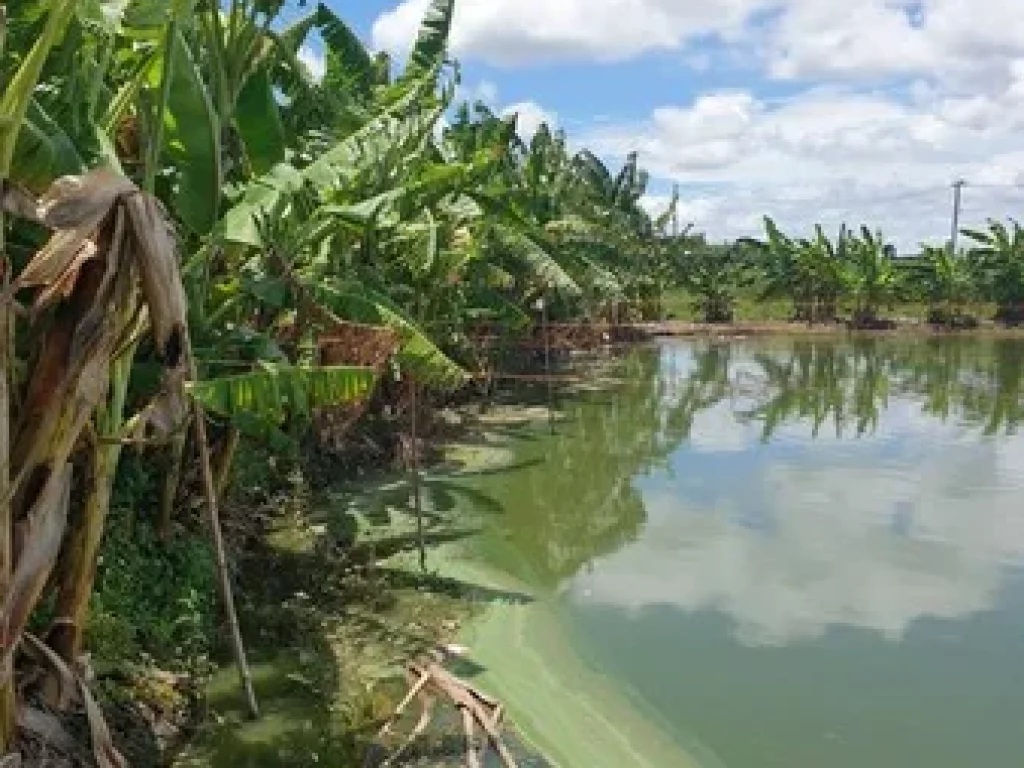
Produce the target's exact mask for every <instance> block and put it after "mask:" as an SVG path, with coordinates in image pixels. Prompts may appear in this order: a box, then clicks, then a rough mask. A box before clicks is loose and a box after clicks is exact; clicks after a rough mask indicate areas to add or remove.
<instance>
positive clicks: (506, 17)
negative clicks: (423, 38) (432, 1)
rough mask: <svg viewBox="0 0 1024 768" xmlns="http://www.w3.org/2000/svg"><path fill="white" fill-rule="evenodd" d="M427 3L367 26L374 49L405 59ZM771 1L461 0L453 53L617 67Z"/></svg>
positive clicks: (402, 7)
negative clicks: (618, 62)
mask: <svg viewBox="0 0 1024 768" xmlns="http://www.w3.org/2000/svg"><path fill="white" fill-rule="evenodd" d="M428 5H429V0H404V2H402V3H400V4H399V5H398V6H397V7H396V8H394V9H393V10H391V11H388V12H386V13H384V14H382V15H381V16H380V17H378V19H377V20H376V22H375V23H374V25H373V41H374V45H375V46H376V47H378V48H381V49H384V50H389V51H392V52H396V53H404V52H405V51H407V50H408V48H409V46H410V45H411V43H412V41H413V40H414V39H415V36H416V31H417V29H418V28H419V24H420V20H421V19H422V18H423V13H424V11H425V10H426V8H427V6H428ZM771 5H774V2H773V0H709V2H703V3H682V2H678V0H558V2H554V3H553V2H550V1H549V0H461V2H459V3H457V4H456V7H455V19H454V24H453V30H452V47H453V50H454V53H455V54H456V55H458V56H465V57H468V58H478V59H482V60H485V61H488V62H491V63H495V64H501V65H512V64H523V63H537V62H543V61H557V60H567V59H577V60H581V59H582V60H599V61H615V60H621V59H627V58H630V57H632V56H636V55H639V54H641V53H644V52H647V51H652V50H673V49H676V48H679V47H680V46H683V45H685V43H686V42H687V41H688V40H690V39H691V38H693V37H694V36H697V35H702V34H710V33H714V32H726V31H728V30H734V29H737V28H739V27H741V26H742V24H743V22H744V20H745V19H746V18H748V16H749V14H750V13H751V12H753V11H755V10H758V9H760V8H766V7H769V6H771Z"/></svg>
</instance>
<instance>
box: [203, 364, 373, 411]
mask: <svg viewBox="0 0 1024 768" xmlns="http://www.w3.org/2000/svg"><path fill="white" fill-rule="evenodd" d="M261 367H262V369H263V370H259V371H254V372H252V373H244V374H240V375H236V376H224V377H222V378H217V379H207V380H204V381H196V382H191V383H190V384H189V385H188V389H189V392H190V393H191V395H192V397H194V398H196V399H197V400H199V402H201V403H202V404H203V405H204V406H205V407H206V408H207V409H209V410H211V411H213V412H214V413H218V414H220V415H222V416H226V417H228V418H237V417H239V416H240V415H242V414H245V415H249V416H253V417H255V418H257V419H259V420H262V421H267V422H271V423H275V424H277V423H280V422H281V421H283V420H284V418H285V416H286V415H287V414H288V413H289V412H290V413H296V414H299V415H307V416H308V415H309V414H310V413H312V411H313V409H314V408H317V407H320V406H325V405H340V404H343V403H348V402H353V401H357V400H361V399H362V398H364V397H366V396H367V395H368V394H369V392H370V389H371V388H372V387H373V383H374V379H375V374H374V372H373V371H372V370H370V369H368V368H353V367H347V366H322V367H317V368H310V367H280V366H277V365H274V364H272V363H263V364H262V366H261Z"/></svg>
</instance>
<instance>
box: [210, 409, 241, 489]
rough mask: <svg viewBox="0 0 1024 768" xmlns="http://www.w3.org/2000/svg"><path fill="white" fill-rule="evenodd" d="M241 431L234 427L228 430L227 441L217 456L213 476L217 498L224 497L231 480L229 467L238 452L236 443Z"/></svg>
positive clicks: (238, 440)
mask: <svg viewBox="0 0 1024 768" xmlns="http://www.w3.org/2000/svg"><path fill="white" fill-rule="evenodd" d="M241 439H242V433H241V432H239V431H238V430H237V429H236V428H235V427H231V428H230V429H229V430H228V437H227V441H226V442H225V443H224V447H223V448H222V449H221V451H220V454H219V455H218V456H217V468H216V473H215V478H214V487H215V488H216V491H217V499H218V500H221V499H223V498H224V493H225V492H226V491H227V489H228V483H229V482H230V480H231V469H232V467H233V466H234V464H235V454H236V453H238V444H239V443H240V442H241Z"/></svg>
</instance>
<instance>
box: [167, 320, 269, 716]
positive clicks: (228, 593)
mask: <svg viewBox="0 0 1024 768" xmlns="http://www.w3.org/2000/svg"><path fill="white" fill-rule="evenodd" d="M185 345H186V349H185V352H186V354H187V355H188V366H189V376H190V377H191V379H192V381H199V376H198V370H197V366H196V359H195V356H194V355H193V353H192V340H191V338H190V336H189V334H188V331H186V332H185ZM192 411H193V419H194V421H195V426H196V443H197V444H198V447H199V469H200V475H201V477H202V481H203V495H204V496H205V498H206V521H207V524H208V526H209V528H210V539H211V542H212V544H213V552H214V556H215V557H216V558H217V585H218V587H219V589H220V598H221V602H222V603H223V605H224V614H225V617H226V618H227V622H228V629H230V631H231V646H232V651H233V652H234V656H235V664H236V665H237V666H238V676H239V677H240V678H241V681H242V689H243V691H244V692H245V701H246V704H248V706H249V715H250V716H251V717H252V718H253V719H254V720H255V719H256V718H258V717H259V716H260V708H259V705H258V704H257V702H256V692H255V690H254V689H253V684H252V673H251V672H250V670H249V662H248V660H247V659H246V656H245V643H244V641H243V640H242V629H241V626H240V625H239V623H238V611H237V610H236V609H235V596H234V592H233V591H232V588H231V575H230V572H229V570H228V558H227V553H226V552H225V549H224V536H223V534H222V533H221V528H220V505H219V502H218V499H217V488H216V481H215V479H214V476H213V466H212V463H211V461H210V443H209V441H208V440H207V437H206V413H205V410H204V408H203V406H202V403H200V402H199V400H197V399H196V398H192Z"/></svg>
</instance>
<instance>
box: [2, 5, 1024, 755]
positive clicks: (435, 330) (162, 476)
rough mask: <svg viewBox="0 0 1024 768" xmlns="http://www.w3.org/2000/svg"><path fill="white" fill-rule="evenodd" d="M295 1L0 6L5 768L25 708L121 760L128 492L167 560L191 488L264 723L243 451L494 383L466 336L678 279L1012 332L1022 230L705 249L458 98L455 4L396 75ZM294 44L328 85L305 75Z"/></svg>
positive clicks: (623, 173)
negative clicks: (256, 682) (245, 633)
mask: <svg viewBox="0 0 1024 768" xmlns="http://www.w3.org/2000/svg"><path fill="white" fill-rule="evenodd" d="M299 6H300V7H299V8H290V7H286V4H285V2H283V0H270V2H267V1H266V0H230V2H213V0H90V1H89V2H76V0H20V1H19V2H16V3H10V4H9V5H8V6H7V7H6V9H4V7H3V6H0V53H2V57H0V77H2V80H3V83H4V87H3V94H2V97H0V179H2V182H3V185H2V213H0V216H2V218H3V220H2V222H0V224H2V225H0V238H2V239H0V253H2V255H3V264H2V266H3V273H2V281H3V285H2V291H0V297H2V301H0V372H2V375H0V583H2V585H3V589H2V592H3V595H4V603H3V609H2V610H3V613H2V619H3V629H4V632H3V635H2V640H3V641H2V647H0V650H2V656H0V755H6V754H8V753H10V752H12V751H14V750H16V749H17V748H18V742H17V733H16V730H17V729H16V724H17V723H18V722H19V712H20V713H24V712H25V711H27V710H26V707H28V706H29V704H30V702H32V706H36V707H45V708H47V709H49V710H54V711H58V712H60V711H66V710H68V709H69V708H71V707H77V706H79V705H81V706H83V707H84V710H85V711H86V713H87V714H88V715H89V720H90V724H91V731H90V733H91V743H92V748H93V751H94V753H95V759H96V761H97V762H98V763H99V764H100V765H102V766H109V765H119V764H120V763H121V758H120V756H119V755H118V754H117V751H116V750H115V749H114V747H113V745H112V742H111V740H110V735H109V733H108V732H107V729H106V727H105V725H104V724H103V721H102V718H101V717H100V716H99V715H100V713H99V708H98V707H97V705H96V703H95V701H94V700H93V699H92V696H91V694H90V691H89V687H88V685H86V682H85V679H86V677H87V675H86V674H85V670H84V667H83V664H82V659H83V657H84V654H85V653H86V650H87V640H88V637H87V632H88V631H89V630H90V626H91V624H90V612H93V613H94V614H95V609H96V606H97V602H96V598H95V595H94V585H95V584H96V582H97V579H98V578H99V579H100V580H101V581H104V580H110V579H109V578H108V577H109V573H107V572H100V571H98V562H99V559H100V552H101V547H102V546H103V542H104V540H105V539H106V540H107V541H108V542H109V541H113V542H116V544H117V546H121V547H126V548H127V547H131V546H132V539H131V537H129V536H127V535H125V530H128V529H129V528H127V527H126V529H125V530H121V529H120V528H119V529H118V530H116V531H114V532H111V531H110V530H109V528H110V523H111V521H112V520H113V522H115V523H116V524H117V525H118V526H120V525H121V524H122V523H124V520H123V518H122V517H121V516H115V517H114V518H112V517H111V509H112V499H115V498H119V494H122V493H123V492H124V488H125V484H128V483H130V482H133V480H131V479H130V477H132V478H134V477H136V476H143V477H145V478H146V480H145V482H144V483H143V482H142V481H140V487H141V486H144V487H146V488H147V489H152V493H151V494H150V495H154V496H158V497H159V499H160V504H159V507H160V511H159V518H158V520H157V521H156V523H155V526H154V530H155V532H156V535H155V536H154V537H153V538H152V539H151V540H150V539H147V547H149V546H152V547H154V548H159V547H160V546H164V547H167V548H168V550H170V549H172V548H173V547H174V546H175V545H174V539H175V536H176V532H177V531H178V530H179V528H180V526H181V524H182V522H183V518H186V517H188V514H189V507H188V505H182V504H181V503H180V501H181V498H182V495H183V488H184V487H185V486H187V485H188V484H189V483H192V487H193V490H194V492H195V494H196V495H197V496H198V498H200V499H201V501H202V504H201V506H202V508H203V510H204V511H205V520H206V524H207V529H208V532H209V535H210V540H211V545H210V550H211V552H212V553H213V558H212V559H213V562H214V565H215V573H216V579H215V583H216V585H217V588H218V593H219V597H220V602H221V605H222V607H223V611H224V616H225V619H226V624H227V626H228V628H229V630H230V640H231V645H232V648H233V651H234V655H235V659H236V662H237V663H238V667H239V671H240V674H241V680H242V683H243V687H244V688H245V689H246V692H247V695H248V698H249V702H250V709H251V710H252V712H253V713H254V714H255V713H256V711H257V703H256V701H255V697H254V696H253V692H252V686H251V679H250V675H249V672H248V666H247V660H246V656H245V648H244V643H243V639H242V635H241V631H240V628H239V622H238V620H237V616H236V612H235V605H234V597H233V592H232V578H231V568H230V562H229V554H228V551H227V548H226V546H225V543H224V541H223V536H222V534H221V524H220V519H219V505H220V502H221V500H222V499H223V497H224V494H225V489H226V487H227V486H228V484H229V481H230V477H231V474H232V469H233V467H234V464H235V457H236V455H237V453H238V451H239V446H240V445H243V444H245V443H246V442H249V443H253V444H259V445H261V446H264V447H268V446H269V447H270V448H272V449H273V450H279V451H289V450H291V448H292V447H293V446H294V443H295V437H296V435H298V434H300V433H301V432H302V430H303V429H304V428H305V427H306V426H308V425H309V423H310V421H311V420H313V419H316V418H319V417H320V416H321V415H322V414H323V413H325V412H327V411H329V410H330V409H335V411H334V412H335V413H336V412H337V409H341V412H342V413H344V414H346V415H345V418H344V419H343V420H342V421H343V422H344V426H349V425H350V424H351V422H352V420H353V419H354V418H357V417H358V415H359V413H360V409H361V408H364V407H365V406H366V404H367V402H368V401H369V400H370V398H371V397H372V396H380V393H381V391H382V390H385V389H387V390H388V393H389V396H392V397H393V398H394V399H398V400H402V401H403V402H408V401H411V402H412V404H413V405H412V411H413V412H414V413H415V410H416V406H415V403H416V402H417V401H416V398H417V392H418V391H422V390H432V391H451V390H455V389H457V388H459V387H462V386H463V385H464V384H465V383H466V382H468V381H471V380H473V379H475V378H477V377H478V375H479V374H480V372H481V371H483V370H486V369H487V367H488V361H487V360H486V359H481V354H480V346H479V345H478V344H476V343H475V340H476V339H477V338H478V337H479V334H480V331H481V329H486V328H495V327H497V328H499V329H501V332H502V333H504V334H511V333H515V332H518V331H523V332H524V333H529V332H530V330H531V329H532V327H533V326H534V325H535V324H536V322H537V321H538V320H539V319H541V318H540V317H538V314H539V313H542V314H541V317H542V318H543V319H544V320H545V321H547V320H549V319H550V320H553V321H556V322H557V321H561V320H573V321H581V322H591V323H595V324H596V323H601V322H606V321H617V322H626V321H632V320H645V319H660V318H661V316H662V314H663V310H662V298H663V296H664V294H665V292H666V290H668V289H669V288H670V287H673V286H680V285H681V286H685V287H686V288H687V290H689V291H690V292H691V293H692V294H693V295H695V296H697V297H698V304H699V308H700V311H701V313H702V314H703V315H704V316H705V318H706V319H707V320H708V321H712V322H724V321H728V320H730V319H731V318H732V316H733V307H734V304H735V302H736V299H737V296H738V295H739V294H740V293H741V292H743V291H749V290H756V291H757V292H758V295H759V296H763V297H764V298H766V299H767V298H775V299H785V300H787V301H789V302H791V304H792V309H793V317H794V318H795V319H797V320H800V321H804V322H819V321H825V320H834V319H836V318H837V317H838V316H839V314H840V310H841V307H842V306H843V305H844V303H848V304H849V305H850V306H852V315H853V320H854V322H855V323H856V324H858V325H874V324H878V323H879V322H880V321H881V318H882V313H883V311H884V310H885V309H886V307H888V306H891V305H892V304H893V302H895V301H898V300H900V299H901V298H902V297H903V296H904V294H905V293H906V291H908V290H909V288H908V285H909V284H910V283H912V282H913V283H914V285H913V286H911V287H913V288H914V290H918V289H919V287H921V286H923V288H922V290H924V291H925V293H924V294H922V299H923V300H926V301H928V302H929V303H931V304H932V305H933V306H934V307H935V309H936V312H937V313H939V314H941V316H942V317H945V318H950V317H955V316H958V315H959V314H960V313H962V311H963V307H964V305H965V303H966V302H968V301H970V300H972V299H973V298H975V297H982V296H983V297H987V298H990V299H991V300H992V301H994V302H996V304H997V306H998V317H999V318H1000V319H1003V320H1006V321H1014V320H1016V319H1019V318H1020V316H1021V309H1020V308H1021V306H1022V304H1024V232H1022V230H1021V227H1020V226H1019V225H1017V224H1016V223H1013V225H1012V228H1007V227H1006V226H1005V225H1003V224H1001V223H998V222H993V223H992V224H991V226H990V228H989V230H988V231H985V232H967V233H966V234H967V235H968V236H969V237H970V238H971V240H972V241H973V242H974V243H975V244H976V245H975V247H974V248H973V249H972V250H970V251H969V252H968V253H966V254H963V255H962V254H960V253H956V254H954V253H952V252H951V251H950V250H949V249H932V250H930V251H927V252H926V253H925V254H924V257H923V260H922V261H921V263H920V264H919V266H920V267H921V268H923V269H925V270H926V271H927V273H928V275H929V278H928V280H925V281H908V280H907V279H905V277H904V275H903V272H901V268H900V267H898V265H897V260H894V259H893V258H892V254H891V250H890V249H889V248H888V247H887V246H886V244H885V240H884V238H883V236H882V235H881V234H880V233H876V232H873V231H871V230H869V229H868V228H863V229H862V230H861V231H860V232H859V233H854V232H852V231H850V230H847V229H845V228H844V229H843V230H841V231H840V233H839V234H838V236H837V237H836V238H835V239H830V238H829V237H828V236H827V235H826V234H825V233H824V231H823V230H822V229H821V228H820V227H818V228H816V230H815V232H814V233H813V234H812V235H811V236H810V237H806V238H791V237H788V236H786V235H784V234H783V233H782V232H781V231H780V230H779V229H778V227H777V226H776V225H775V224H774V222H772V221H771V220H770V219H769V220H767V222H766V239H765V240H764V241H763V242H755V241H741V242H737V243H733V244H728V245H725V246H722V245H714V244H709V243H707V242H706V240H705V239H704V238H703V237H701V236H698V235H695V234H692V233H691V232H690V230H689V229H687V230H686V231H684V232H683V234H678V233H677V232H675V231H674V230H672V229H671V228H670V224H671V223H672V222H673V221H674V219H675V209H676V206H677V203H678V200H677V199H676V198H673V200H672V201H671V203H670V204H669V205H668V206H667V208H666V210H664V211H663V212H659V213H657V214H656V215H655V214H652V213H650V212H649V211H648V209H647V207H646V206H645V200H646V196H647V191H648V176H647V174H646V172H645V171H644V170H643V169H642V168H641V167H640V165H639V159H638V157H637V155H635V154H631V155H629V156H628V157H627V158H626V159H625V162H624V163H623V165H622V166H621V167H620V168H611V167H609V166H608V165H607V164H606V163H605V161H603V160H602V159H601V158H599V157H597V156H596V155H594V154H593V153H591V152H589V151H587V150H582V151H573V150H572V149H570V143H569V140H568V138H567V136H566V135H565V134H564V133H563V132H562V131H559V130H557V129H555V128H553V127H552V126H548V125H542V126H541V127H540V128H539V129H538V130H537V131H536V133H534V134H533V135H532V136H524V135H522V134H521V132H520V130H519V129H520V126H518V125H517V120H516V118H515V116H507V117H504V116H501V115H498V114H495V113H494V112H493V111H492V110H491V109H490V108H489V107H488V106H487V105H485V104H482V103H474V104H465V103H459V102H458V94H459V86H460V82H461V72H460V68H459V65H458V63H457V62H455V61H453V60H451V58H450V57H449V54H448V37H449V32H450V28H451V23H452V18H453V13H454V6H455V0H432V2H431V3H430V4H429V7H428V9H427V11H426V14H425V16H424V19H423V22H422V26H421V28H420V31H419V34H418V36H417V38H416V40H415V42H414V44H413V46H412V48H411V50H410V51H409V53H408V55H407V57H406V58H405V60H404V61H402V62H395V61H392V60H391V59H390V58H389V57H388V56H387V55H385V54H374V53H372V52H371V51H370V50H368V49H367V48H366V47H365V46H364V45H363V43H362V42H361V41H360V40H359V38H358V37H357V35H356V34H354V33H353V31H352V29H351V28H350V27H349V26H348V25H346V23H345V22H344V21H343V20H342V19H341V18H340V17H339V16H338V15H337V14H336V13H334V12H333V11H332V10H331V9H330V8H329V7H328V6H327V5H325V4H323V3H320V4H317V5H316V6H315V7H305V3H300V4H299ZM294 11H302V13H300V14H299V15H298V16H297V18H296V17H295V13H293V12H294ZM314 38H316V39H318V40H319V41H322V45H323V48H324V52H325V60H326V69H325V73H324V75H323V77H322V78H317V77H314V76H313V73H312V72H311V71H310V70H309V69H308V67H307V66H306V65H304V64H303V63H302V57H301V56H300V52H301V51H302V50H303V47H304V46H306V45H307V44H309V42H310V41H311V40H313V39H314ZM538 308H540V309H538ZM332 340H333V344H332V345H330V346H331V349H332V351H331V353H330V354H327V351H326V350H327V346H325V345H329V344H328V343H329V342H332ZM374 393H376V394H374ZM691 395H692V397H693V398H696V399H698V400H701V399H704V398H706V397H707V396H708V394H707V393H706V392H703V391H694V392H692V393H691ZM680 418H682V422H685V418H683V417H680ZM684 426H685V425H684ZM413 443H415V438H414V439H413ZM126 448H127V449H129V450H128V451H126V450H125V449H126ZM642 448H643V449H644V451H647V452H650V451H649V447H643V446H642ZM413 450H414V451H415V450H416V447H415V445H414V446H413ZM126 462H127V463H128V464H130V466H131V467H132V469H131V472H126V471H125V470H124V467H125V466H126ZM139 467H142V470H139ZM192 467H197V470H196V471H192V470H191V468H192ZM129 476H130V477H129ZM158 480H159V482H157V481H158ZM157 485H159V486H160V487H159V488H158V489H157V488H156V486H157ZM147 493H149V492H148V491H147ZM181 559H182V560H188V559H189V558H187V557H185V558H181ZM169 634H170V633H169ZM40 670H42V672H40ZM22 719H23V718H22Z"/></svg>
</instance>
